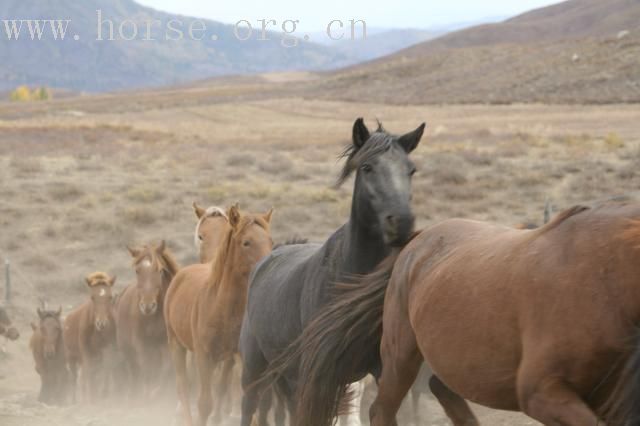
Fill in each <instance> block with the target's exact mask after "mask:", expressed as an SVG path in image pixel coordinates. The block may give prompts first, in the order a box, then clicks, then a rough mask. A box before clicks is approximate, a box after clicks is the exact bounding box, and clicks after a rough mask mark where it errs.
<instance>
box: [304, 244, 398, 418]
mask: <svg viewBox="0 0 640 426" xmlns="http://www.w3.org/2000/svg"><path fill="white" fill-rule="evenodd" d="M399 252H400V250H395V251H394V252H393V253H392V254H391V255H390V256H389V257H387V258H386V259H385V260H384V261H382V262H381V263H380V265H379V266H378V267H377V268H376V270H375V271H374V272H372V273H371V274H369V275H366V276H364V277H362V278H361V279H360V280H358V281H357V282H355V283H351V284H341V285H339V286H337V289H336V290H337V294H336V297H335V298H334V299H333V301H332V302H331V303H330V304H329V305H328V306H327V307H325V308H323V309H322V311H321V313H319V314H318V316H317V317H316V318H315V319H314V320H313V321H312V322H311V323H309V325H308V326H307V327H306V328H305V330H304V332H303V334H302V336H301V339H300V342H299V347H298V352H299V354H300V358H299V360H300V364H299V365H300V370H299V376H298V377H300V381H299V382H298V389H297V407H296V416H295V418H296V422H297V426H302V425H305V426H331V425H332V424H333V422H334V419H335V417H336V416H338V415H339V414H341V412H343V411H344V407H345V406H346V405H347V404H348V403H349V402H350V400H351V396H352V395H350V394H349V393H348V392H347V388H348V386H349V384H350V382H352V381H354V380H357V379H359V378H360V377H359V376H362V375H363V374H365V373H367V372H369V371H372V370H374V369H376V368H378V367H379V364H380V355H379V354H380V340H381V337H382V309H383V305H384V298H385V293H386V289H387V285H388V283H389V278H390V276H391V272H392V271H393V266H394V264H395V261H396V259H397V257H398V254H399Z"/></svg>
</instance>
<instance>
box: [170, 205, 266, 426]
mask: <svg viewBox="0 0 640 426" xmlns="http://www.w3.org/2000/svg"><path fill="white" fill-rule="evenodd" d="M271 215H272V211H269V212H268V213H266V214H246V215H243V214H241V213H240V211H239V209H238V207H237V205H236V206H233V207H231V208H230V209H229V212H228V214H227V216H228V218H229V225H230V229H229V230H228V232H227V233H226V235H225V236H224V239H223V244H222V246H221V247H220V248H219V250H218V252H217V255H216V259H215V260H214V261H213V262H212V263H211V264H197V265H191V266H188V267H186V268H183V269H182V270H180V271H179V272H178V274H177V275H176V277H175V278H174V279H173V281H172V282H171V285H170V287H169V290H168V292H167V299H166V303H165V318H166V321H167V334H168V336H169V347H170V350H171V355H172V359H173V362H174V366H175V370H176V382H177V389H178V396H179V398H180V402H181V405H182V409H183V410H184V415H185V421H186V423H187V424H189V425H191V424H192V418H191V410H190V408H189V407H190V406H189V388H188V383H187V382H188V379H187V374H186V352H187V351H191V352H193V353H194V354H195V358H196V366H197V371H198V377H199V382H200V389H199V398H198V411H199V417H198V424H199V425H201V426H204V425H205V424H206V422H207V419H208V417H209V415H210V414H211V410H212V408H213V399H212V394H211V391H212V385H211V379H212V371H213V369H214V367H215V366H216V365H217V364H219V363H221V362H224V361H227V360H229V359H230V358H233V357H234V356H235V355H236V353H237V352H238V336H239V334H240V326H241V324H242V317H243V315H244V310H245V306H246V299H247V286H248V280H249V274H250V272H251V270H252V269H253V267H254V266H255V265H256V263H257V262H258V261H259V260H260V259H262V258H263V257H264V256H266V255H267V254H269V252H270V251H271V248H272V246H273V242H272V240H271V235H270V222H271ZM228 372H230V371H227V373H228ZM225 376H227V377H223V379H222V380H221V382H220V385H219V392H218V394H219V395H220V394H222V393H223V392H225V390H226V388H227V387H228V374H225ZM218 401H220V398H219V399H218ZM216 413H220V410H216Z"/></svg>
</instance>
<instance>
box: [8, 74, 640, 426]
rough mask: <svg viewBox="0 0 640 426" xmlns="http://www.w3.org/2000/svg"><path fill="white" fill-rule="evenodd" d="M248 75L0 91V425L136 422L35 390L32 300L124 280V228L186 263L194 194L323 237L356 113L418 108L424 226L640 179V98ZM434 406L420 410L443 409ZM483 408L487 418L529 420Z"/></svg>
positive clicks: (419, 206)
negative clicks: (210, 81)
mask: <svg viewBox="0 0 640 426" xmlns="http://www.w3.org/2000/svg"><path fill="white" fill-rule="evenodd" d="M246 85H247V86H233V85H232V86H230V87H228V88H226V89H223V88H220V87H214V88H211V89H210V90H206V89H198V88H190V89H189V88H187V89H185V90H182V91H167V92H157V93H154V92H143V93H140V94H137V95H133V96H132V95H128V94H123V95H109V96H102V97H84V98H72V99H65V100H61V101H54V102H47V103H42V104H38V105H29V104H26V105H21V106H16V105H13V104H12V105H8V104H4V105H0V182H1V184H0V200H1V202H0V257H6V258H9V259H10V260H11V262H12V265H13V268H14V303H13V305H12V308H11V313H12V314H13V316H14V318H15V321H16V322H17V325H18V326H19V328H20V331H21V332H22V336H21V339H20V340H19V341H17V342H14V343H8V344H6V351H7V352H6V353H5V354H4V355H0V423H2V424H8V425H23V424H24V425H40V424H56V422H59V424H110V423H109V422H110V420H111V421H113V419H120V420H119V423H118V424H128V423H127V422H130V423H131V424H140V422H141V419H142V418H145V419H147V420H149V419H150V418H146V417H144V415H143V413H144V411H140V410H138V411H135V410H133V411H132V412H131V413H133V414H131V419H129V417H118V416H122V414H121V413H120V412H119V411H118V410H117V409H114V408H104V409H102V411H100V413H102V414H100V416H102V417H100V416H98V417H97V419H98V420H96V421H94V420H95V419H94V417H92V416H93V415H94V412H92V411H88V410H87V409H86V408H82V407H80V408H67V409H52V408H51V409H50V408H46V407H44V408H43V407H41V406H39V405H38V404H36V403H35V402H34V399H35V396H36V392H37V388H38V378H37V375H36V373H35V371H34V370H33V366H32V361H31V359H30V358H29V356H30V355H29V354H28V349H27V342H28V338H29V335H30V328H29V322H30V321H33V320H35V308H36V306H37V304H38V300H39V299H43V300H46V301H47V302H48V303H49V304H50V305H53V306H57V305H62V306H63V308H64V310H65V312H67V311H68V310H69V309H70V308H71V307H72V306H75V305H77V304H78V303H79V302H80V301H82V300H83V299H84V298H85V297H86V296H87V295H86V292H85V285H84V283H83V277H84V276H85V275H86V274H87V273H89V272H92V271H95V270H105V271H107V272H110V273H114V274H117V275H118V283H117V284H116V286H117V287H118V288H122V287H123V286H124V285H126V284H127V283H129V282H130V281H131V280H132V279H133V276H134V274H133V270H132V269H131V267H130V260H129V257H128V256H129V255H128V252H127V250H126V247H125V245H126V244H130V243H134V244H135V243H145V242H148V241H157V240H159V239H166V240H167V242H168V246H169V248H170V249H171V250H172V251H173V252H174V253H175V254H176V255H177V257H178V259H179V260H180V262H181V264H183V265H186V264H189V263H193V262H195V261H196V259H197V258H196V250H195V248H194V246H193V228H194V225H195V222H196V221H195V216H194V214H193V211H192V209H191V203H192V202H193V201H198V202H199V203H200V204H203V205H204V204H206V205H211V204H216V205H223V206H227V205H229V204H230V203H232V202H235V201H239V202H240V205H241V208H243V209H247V210H251V211H264V210H267V209H268V208H269V207H271V206H273V207H275V209H276V212H275V215H274V221H273V233H274V238H275V240H276V241H281V240H284V239H286V238H288V237H291V236H301V237H306V238H309V239H310V240H312V241H322V240H323V239H325V238H326V237H327V236H328V235H329V234H330V233H331V232H332V231H333V230H334V229H335V228H336V227H338V226H339V225H340V224H342V223H343V222H344V221H345V220H346V218H347V217H348V213H349V207H350V193H351V182H347V183H346V184H345V185H344V186H343V187H342V188H339V189H335V188H333V187H332V186H333V184H334V182H335V179H336V177H337V174H338V171H339V168H340V163H339V162H338V160H337V155H338V154H339V153H340V152H341V150H342V148H343V147H344V145H345V144H346V143H348V142H349V136H350V134H351V125H352V123H353V121H354V120H355V119H356V118H357V117H359V116H364V117H365V118H366V119H367V121H368V123H369V124H370V125H371V126H373V125H374V122H375V121H374V119H375V118H379V119H380V120H382V121H383V123H384V125H385V127H386V128H387V129H388V130H390V131H392V132H396V133H402V132H406V131H409V130H412V129H414V128H415V127H417V126H418V125H419V124H420V123H421V122H422V121H426V122H427V123H428V126H429V127H428V131H427V133H426V137H425V139H423V142H422V143H421V145H420V147H419V148H418V149H417V150H416V151H415V153H414V154H413V158H414V160H415V162H416V164H417V166H418V173H417V175H416V178H415V181H414V210H415V213H416V214H417V217H418V224H419V226H421V227H422V226H427V225H429V224H432V223H434V222H436V221H439V220H442V219H446V218H451V217H466V218H473V219H479V220H489V221H494V222H498V223H502V224H506V225H515V224H518V223H522V222H535V223H540V222H541V220H542V211H543V208H544V203H545V199H546V198H547V197H548V198H549V199H550V200H552V202H553V204H554V206H555V207H556V209H560V208H564V207H567V206H571V205H572V204H575V203H580V202H589V201H592V200H598V199H604V198H607V197H609V196H612V195H616V194H624V193H629V192H635V191H638V190H639V189H640V188H639V187H638V182H639V178H640V122H639V121H638V117H639V116H640V106H634V105H610V106H571V107H568V106H566V107H565V106H546V105H528V106H521V105H513V106H483V105H477V106H441V107H438V106H428V107H419V106H410V107H409V106H388V105H383V104H370V103H342V102H331V101H313V100H307V99H302V98H296V97H281V98H278V97H269V96H266V95H265V96H259V95H256V93H258V92H260V90H261V89H260V84H258V83H255V82H249V83H246ZM249 86H250V88H249V89H248V88H247V87H249ZM256 87H257V88H258V89H256ZM267 90H270V89H267ZM245 92H251V93H253V96H248V97H247V98H246V99H245V100H243V94H244V93H245ZM231 99H235V100H231ZM238 99H239V100H238ZM429 404H431V405H433V406H431V405H429V413H431V414H432V418H433V419H434V420H433V422H431V423H429V424H446V422H445V421H444V418H443V414H442V412H441V410H440V408H439V407H437V406H436V404H432V403H429ZM165 405H166V404H165ZM114 410H115V411H114ZM439 410H440V411H439ZM114 413H117V414H114ZM159 413H162V414H158V416H159V418H158V419H156V420H157V422H156V423H155V424H164V423H163V421H164V422H168V423H166V424H171V421H168V420H167V418H168V417H171V418H172V416H168V415H167V413H171V414H172V413H173V407H166V410H165V411H160V412H159ZM481 413H482V418H483V420H484V421H485V424H491V425H501V424H502V425H525V424H534V422H532V421H531V420H527V419H525V418H524V417H521V416H519V415H510V414H502V413H497V412H495V411H490V410H481ZM152 417H153V416H152ZM69 419H73V420H69ZM156 420H154V422H155V421H156ZM65 421H66V422H67V423H65ZM149 421H151V420H149ZM48 422H51V423H48ZM158 422H159V423H158Z"/></svg>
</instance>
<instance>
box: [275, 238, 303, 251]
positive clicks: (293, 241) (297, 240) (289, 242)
mask: <svg viewBox="0 0 640 426" xmlns="http://www.w3.org/2000/svg"><path fill="white" fill-rule="evenodd" d="M308 242H309V239H308V238H302V237H292V238H289V239H288V240H286V241H285V242H284V243H278V244H276V245H275V246H273V249H274V250H275V249H278V248H280V247H284V246H297V245H301V244H307V243H308Z"/></svg>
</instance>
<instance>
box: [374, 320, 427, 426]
mask: <svg viewBox="0 0 640 426" xmlns="http://www.w3.org/2000/svg"><path fill="white" fill-rule="evenodd" d="M394 314H395V315H394ZM384 327H385V328H384V331H383V333H382V342H381V345H380V355H381V357H382V374H381V376H380V380H379V382H378V395H377V396H376V399H375V401H374V402H373V405H372V406H371V409H370V410H369V418H370V419H371V420H370V421H371V425H372V426H396V425H397V422H396V414H397V413H398V410H399V409H400V405H402V400H403V399H404V397H405V396H406V395H407V393H408V392H409V390H410V389H411V386H412V385H413V383H414V381H415V380H416V377H417V376H418V372H419V371H420V366H421V365H422V361H423V360H422V355H421V354H420V351H419V349H418V345H417V342H416V339H415V335H414V334H413V330H412V328H411V325H410V324H409V320H408V318H407V317H406V316H405V315H403V314H402V313H401V314H400V315H398V313H397V312H385V315H384Z"/></svg>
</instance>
